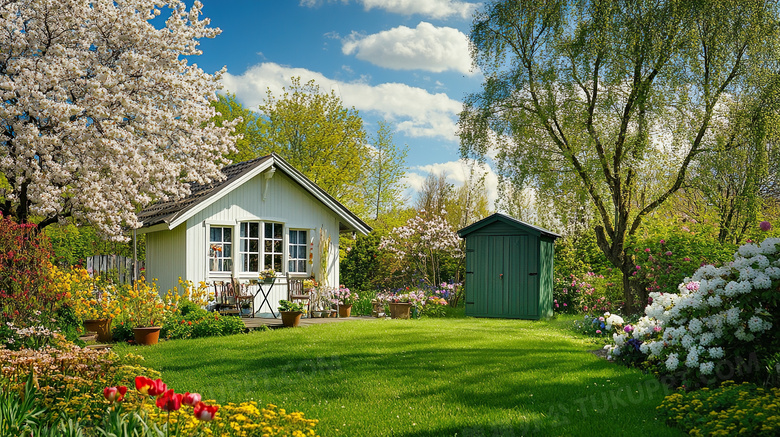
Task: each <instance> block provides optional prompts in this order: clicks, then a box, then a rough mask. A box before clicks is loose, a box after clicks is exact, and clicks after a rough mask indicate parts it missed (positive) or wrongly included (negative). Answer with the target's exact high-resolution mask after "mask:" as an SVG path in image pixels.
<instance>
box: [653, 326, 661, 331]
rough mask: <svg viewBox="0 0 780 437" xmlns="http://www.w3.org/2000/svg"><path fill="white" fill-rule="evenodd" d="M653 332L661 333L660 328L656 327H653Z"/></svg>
mask: <svg viewBox="0 0 780 437" xmlns="http://www.w3.org/2000/svg"><path fill="white" fill-rule="evenodd" d="M653 331H655V332H661V327H660V326H658V325H655V326H653Z"/></svg>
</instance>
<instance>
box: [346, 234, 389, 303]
mask: <svg viewBox="0 0 780 437" xmlns="http://www.w3.org/2000/svg"><path fill="white" fill-rule="evenodd" d="M380 238H381V237H380V236H379V234H378V233H377V232H371V233H370V234H368V235H360V236H358V237H357V238H356V239H355V244H353V245H352V246H351V247H348V248H347V250H346V255H345V256H344V257H343V258H342V259H341V264H340V266H339V275H340V278H341V282H343V283H344V285H345V286H346V287H349V288H352V289H356V290H368V289H372V288H374V287H375V286H376V285H377V284H378V281H377V272H378V271H380V268H381V264H380V251H379V241H380ZM353 310H354V309H353Z"/></svg>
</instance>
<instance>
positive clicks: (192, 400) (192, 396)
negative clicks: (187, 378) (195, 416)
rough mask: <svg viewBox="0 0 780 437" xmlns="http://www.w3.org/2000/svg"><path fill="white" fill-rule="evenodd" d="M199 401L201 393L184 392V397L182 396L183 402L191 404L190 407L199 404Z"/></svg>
mask: <svg viewBox="0 0 780 437" xmlns="http://www.w3.org/2000/svg"><path fill="white" fill-rule="evenodd" d="M198 402H200V395H199V394H197V393H190V392H187V393H184V397H183V398H181V403H182V404H184V405H189V406H190V407H194V406H195V405H198Z"/></svg>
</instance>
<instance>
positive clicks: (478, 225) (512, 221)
mask: <svg viewBox="0 0 780 437" xmlns="http://www.w3.org/2000/svg"><path fill="white" fill-rule="evenodd" d="M496 222H502V223H506V224H507V225H509V226H512V227H515V228H520V229H523V230H525V231H526V232H531V233H533V234H538V235H544V236H547V237H552V238H560V237H561V236H560V235H558V234H556V233H555V232H551V231H548V230H547V229H543V228H540V227H538V226H534V225H529V224H528V223H525V222H521V221H520V220H518V219H516V218H514V217H510V216H508V215H506V214H501V213H499V212H497V213H495V214H493V215H490V216H488V217H485V218H483V219H482V220H480V221H478V222H475V223H472V224H470V225H468V226H466V227H465V228H463V229H461V230H459V231H458V236H459V237H460V238H463V237H465V236H466V235H468V234H470V233H472V232H475V231H477V230H479V229H482V228H484V227H485V226H489V225H491V224H493V223H496Z"/></svg>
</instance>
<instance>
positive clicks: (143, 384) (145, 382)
mask: <svg viewBox="0 0 780 437" xmlns="http://www.w3.org/2000/svg"><path fill="white" fill-rule="evenodd" d="M152 384H154V381H153V380H152V379H151V378H147V377H145V376H136V377H135V389H136V390H138V391H139V392H141V394H145V395H148V394H149V389H150V388H151V387H152Z"/></svg>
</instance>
